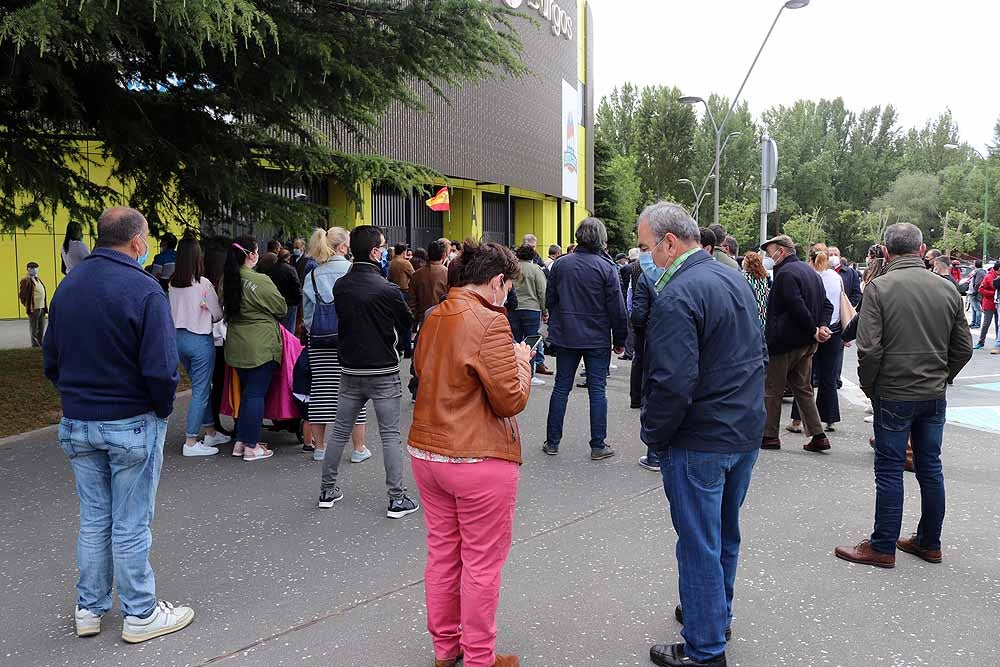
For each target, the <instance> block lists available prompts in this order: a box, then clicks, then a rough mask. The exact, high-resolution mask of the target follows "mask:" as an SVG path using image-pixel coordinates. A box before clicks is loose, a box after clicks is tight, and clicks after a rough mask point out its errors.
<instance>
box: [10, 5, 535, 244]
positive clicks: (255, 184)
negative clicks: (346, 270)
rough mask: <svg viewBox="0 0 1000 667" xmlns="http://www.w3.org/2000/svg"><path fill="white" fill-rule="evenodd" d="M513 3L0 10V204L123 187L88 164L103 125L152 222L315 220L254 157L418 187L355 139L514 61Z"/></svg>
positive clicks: (511, 69) (27, 219)
mask: <svg viewBox="0 0 1000 667" xmlns="http://www.w3.org/2000/svg"><path fill="white" fill-rule="evenodd" d="M514 16H515V15H514V13H513V12H511V11H509V10H507V9H505V8H503V7H501V6H500V5H495V4H493V3H484V2H479V1H477V0H411V1H410V2H398V0H309V1H308V2H302V1H300V0H198V1H197V2H195V1H191V0H157V1H155V2H131V3H128V5H127V6H123V3H121V2H96V1H94V0H80V1H79V2H65V1H64V0H24V1H21V2H14V3H9V2H8V3H4V6H3V7H2V8H0V135H2V141H0V220H2V227H3V229H6V230H10V229H12V228H24V227H27V226H29V225H30V224H31V223H32V222H33V221H35V220H37V219H39V218H41V217H43V215H42V214H43V211H52V210H54V209H56V208H57V207H60V206H62V207H65V208H67V209H69V211H70V213H71V215H73V216H76V217H81V218H92V217H93V216H94V215H95V214H96V213H98V212H99V211H100V209H101V208H102V207H103V206H104V205H105V204H106V203H108V202H113V201H115V199H116V198H115V193H114V190H113V189H112V188H111V187H109V185H108V184H107V183H93V182H91V181H90V179H89V178H88V177H87V176H86V167H87V165H86V164H85V159H86V158H85V157H83V156H81V155H80V152H79V143H78V142H79V140H80V139H93V140H95V141H96V142H97V145H99V147H100V150H101V152H102V153H103V156H102V157H103V158H105V159H110V160H111V163H112V164H113V165H114V171H113V174H112V176H113V178H114V179H116V180H117V181H119V182H121V183H124V184H125V185H126V188H127V191H128V192H129V194H128V196H127V203H129V204H131V205H133V206H135V207H137V208H139V209H140V210H142V211H143V212H145V213H146V214H147V217H148V218H149V219H150V221H151V222H152V223H154V224H155V223H156V222H157V221H158V220H159V219H160V217H161V215H163V214H165V213H167V212H170V213H171V214H174V215H180V216H182V218H184V219H185V220H187V221H188V222H191V223H193V222H194V221H195V220H196V218H195V220H193V219H192V217H193V216H192V213H194V215H195V216H197V215H199V214H200V215H201V216H202V217H204V218H207V219H209V220H212V219H226V218H229V217H231V216H232V217H238V218H239V217H243V218H252V219H262V220H263V221H264V222H266V223H268V224H271V225H275V226H278V227H282V228H286V229H287V228H289V227H297V226H302V225H304V224H307V223H308V222H310V221H312V220H314V219H315V216H316V213H317V212H316V211H314V210H310V207H309V206H308V205H307V204H303V203H298V202H294V201H290V200H288V199H285V198H283V197H280V196H278V195H275V194H271V193H268V192H265V191H264V189H263V187H262V179H261V173H260V168H259V167H260V165H261V164H266V165H268V166H270V167H275V168H280V169H282V170H285V171H286V172H289V173H291V174H294V175H296V177H297V178H302V179H304V180H308V179H310V178H314V177H317V176H319V175H323V176H326V175H333V176H335V177H336V178H337V180H339V181H340V182H342V183H344V184H347V185H348V186H353V185H354V184H356V183H358V182H359V181H360V180H362V179H367V178H371V179H375V180H379V181H389V182H392V183H394V184H396V185H397V186H399V187H402V188H404V189H405V188H407V187H410V186H413V185H414V184H416V183H419V182H422V181H424V180H425V179H426V178H427V176H428V174H427V173H426V171H425V170H423V169H421V168H419V167H415V166H413V165H408V164H402V163H397V162H393V161H390V160H386V159H383V158H379V157H371V156H363V155H358V154H349V153H347V152H345V151H342V150H339V149H338V146H342V145H345V144H351V143H358V144H360V145H365V143H366V142H365V137H366V134H367V133H368V132H369V131H370V130H372V129H373V128H375V127H376V126H377V124H378V121H379V118H380V115H381V114H382V113H383V112H384V111H385V110H386V109H387V108H388V107H389V106H390V105H391V104H393V103H397V102H398V103H400V104H402V105H403V106H404V107H409V108H421V107H422V99H423V97H422V95H423V94H424V91H426V90H427V89H428V88H429V89H430V90H431V91H433V92H434V93H436V94H438V95H444V94H445V92H446V91H447V90H448V87H449V86H452V85H458V84H460V83H461V82H463V81H466V80H475V79H482V78H487V77H493V76H518V75H521V74H523V73H524V72H525V71H526V70H525V65H524V64H523V63H522V62H521V60H520V58H519V55H520V42H519V40H518V38H517V35H516V33H515V32H514V30H513V27H512V25H511V21H512V20H513V17H514Z"/></svg>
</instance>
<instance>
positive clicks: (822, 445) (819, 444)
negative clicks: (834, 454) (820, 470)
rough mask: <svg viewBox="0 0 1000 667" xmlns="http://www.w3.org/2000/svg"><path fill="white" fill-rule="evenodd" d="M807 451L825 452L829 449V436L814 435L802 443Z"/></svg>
mask: <svg viewBox="0 0 1000 667" xmlns="http://www.w3.org/2000/svg"><path fill="white" fill-rule="evenodd" d="M802 449H804V450H806V451H807V452H825V451H826V450H828V449H830V438H828V437H826V436H825V435H814V436H813V437H812V440H810V441H809V442H807V443H806V444H804V445H802Z"/></svg>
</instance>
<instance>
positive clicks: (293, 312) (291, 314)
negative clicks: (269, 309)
mask: <svg viewBox="0 0 1000 667" xmlns="http://www.w3.org/2000/svg"><path fill="white" fill-rule="evenodd" d="M298 316H299V307H298V306H289V307H288V314H287V315H285V316H284V317H283V318H281V326H283V327H285V329H287V330H288V333H290V334H292V335H293V336H294V335H295V323H296V321H297V319H298Z"/></svg>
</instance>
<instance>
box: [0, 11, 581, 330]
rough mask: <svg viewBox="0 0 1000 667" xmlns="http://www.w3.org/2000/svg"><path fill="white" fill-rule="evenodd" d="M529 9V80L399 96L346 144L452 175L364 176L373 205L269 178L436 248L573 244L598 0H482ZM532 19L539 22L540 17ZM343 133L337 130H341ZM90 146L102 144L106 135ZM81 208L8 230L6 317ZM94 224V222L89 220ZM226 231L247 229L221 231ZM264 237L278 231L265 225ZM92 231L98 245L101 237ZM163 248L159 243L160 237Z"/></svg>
mask: <svg viewBox="0 0 1000 667" xmlns="http://www.w3.org/2000/svg"><path fill="white" fill-rule="evenodd" d="M482 1H483V2H495V3H498V4H503V5H505V6H507V7H510V8H511V9H514V10H515V11H517V12H519V13H522V14H524V15H525V17H526V19H525V20H523V21H515V26H516V27H517V29H518V33H519V35H520V37H521V40H522V43H523V55H522V58H523V60H524V62H525V64H526V65H527V67H528V69H529V70H530V71H529V73H528V74H527V75H526V76H525V77H523V78H522V79H518V80H512V79H497V80H488V81H482V82H476V83H468V84H465V85H463V86H461V87H456V88H451V89H447V90H446V91H445V96H446V98H447V99H441V98H440V97H437V96H436V95H434V94H433V93H432V92H431V91H430V90H426V91H424V92H422V96H423V100H424V103H425V106H426V107H427V111H424V112H417V111H413V110H410V109H405V108H403V107H402V106H401V105H397V106H394V107H393V108H391V109H389V111H388V112H387V113H386V114H385V116H384V118H383V121H382V123H381V125H380V127H379V128H378V130H376V131H375V132H373V133H372V134H371V135H370V136H368V137H367V141H354V140H345V141H344V142H343V143H340V144H338V145H339V147H340V148H342V149H344V150H347V151H350V152H355V153H368V154H375V155H381V156H385V157H388V158H392V159H397V160H404V161H408V162H412V163H416V164H420V165H423V166H426V167H428V168H430V169H432V170H434V171H436V172H437V173H440V174H442V178H441V179H439V180H438V181H437V182H435V183H428V184H427V185H428V191H427V192H421V193H415V194H411V193H403V192H399V191H396V190H394V189H393V188H391V187H388V186H386V185H384V184H380V183H372V182H367V183H362V184H360V192H361V204H360V206H359V205H357V204H355V203H354V201H353V199H352V198H350V197H348V195H347V189H346V187H345V185H343V184H340V183H338V182H336V181H335V180H334V179H332V178H331V179H328V180H327V181H326V182H322V183H320V184H319V185H314V186H308V187H303V188H295V187H292V186H288V185H287V184H286V179H283V178H281V177H280V175H277V174H276V175H275V178H274V179H268V180H273V183H268V184H267V185H266V186H267V187H268V188H269V189H272V190H273V191H275V192H281V193H283V194H287V195H288V196H297V197H305V198H307V199H308V200H309V201H312V202H315V203H319V204H326V205H327V206H328V207H329V210H330V219H329V224H330V225H339V226H343V227H347V228H352V227H355V226H357V225H360V224H372V225H376V226H379V227H381V228H383V229H385V230H386V237H387V239H388V241H389V242H390V243H408V244H410V245H411V246H413V247H418V246H426V245H427V243H429V242H430V241H432V240H434V239H438V238H441V237H448V238H451V239H464V238H468V237H472V238H482V239H484V240H489V241H495V242H500V243H504V244H506V245H515V244H518V243H520V240H521V238H522V237H523V236H524V235H525V234H534V235H535V236H537V237H538V240H539V249H540V250H541V252H542V254H543V255H544V254H545V248H547V247H548V246H549V245H551V244H553V243H556V244H559V245H561V246H563V247H565V246H566V245H568V244H570V243H573V240H572V239H573V232H574V230H575V228H576V223H577V222H579V221H580V220H582V219H583V218H585V217H587V216H588V215H590V211H591V210H593V192H594V176H593V174H594V163H593V127H594V100H593V90H594V87H593V82H592V81H591V72H592V71H593V20H592V15H591V11H590V7H589V3H587V2H586V0H482ZM528 19H530V20H528ZM330 134H331V135H334V134H335V133H334V132H332V131H331V132H330ZM83 150H84V151H85V152H88V153H92V154H93V155H94V156H96V154H97V148H96V145H92V144H90V143H87V142H84V143H83ZM87 169H89V170H90V172H91V178H92V179H94V180H97V181H100V182H102V183H106V182H109V180H108V179H109V177H110V169H109V168H107V167H102V166H101V165H100V163H99V161H97V162H91V163H90V164H88V165H87ZM443 186H447V187H448V188H449V191H450V195H451V211H450V212H445V213H442V212H434V211H431V210H430V209H429V208H428V207H427V206H426V204H425V203H424V202H425V200H426V199H427V198H428V197H429V196H430V194H428V193H429V192H433V191H434V190H437V189H438V188H440V187H443ZM68 222H69V218H68V216H67V214H66V212H65V211H62V212H59V213H57V214H56V215H55V216H53V218H52V219H51V220H45V221H39V223H38V224H36V225H35V226H33V227H32V228H31V229H29V230H27V231H26V232H18V233H16V234H14V235H9V236H2V237H0V277H2V278H3V284H6V285H8V286H9V289H6V290H0V319H11V318H19V317H25V313H24V311H23V308H21V306H20V304H19V303H18V301H17V283H18V280H19V279H20V277H21V276H22V275H23V274H24V267H25V264H26V263H27V262H29V261H34V262H38V264H39V265H40V266H39V275H40V277H41V278H42V280H43V281H44V282H45V284H46V286H47V287H48V289H49V292H50V294H51V292H52V291H53V290H54V288H55V287H56V285H57V284H58V281H59V280H60V279H61V278H62V273H61V271H60V251H61V247H62V242H63V237H64V235H65V231H66V225H67V223H68ZM85 227H86V225H85ZM216 231H222V232H223V233H226V232H228V233H235V232H237V231H240V232H242V231H244V230H242V229H237V228H235V227H234V229H232V230H216ZM254 231H255V232H256V234H257V236H258V238H259V239H260V240H261V242H262V243H263V242H264V241H266V240H268V239H269V238H271V234H270V233H269V231H268V230H266V229H256V230H254ZM84 241H85V242H86V243H87V245H88V246H90V247H93V242H94V238H93V237H91V236H90V235H87V236H85V238H84ZM152 245H153V247H152V249H151V251H152V253H153V254H155V253H156V252H157V248H156V247H155V245H156V244H155V242H154V243H153V244H152Z"/></svg>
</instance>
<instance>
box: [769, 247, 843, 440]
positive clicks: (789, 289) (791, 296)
mask: <svg viewBox="0 0 1000 667" xmlns="http://www.w3.org/2000/svg"><path fill="white" fill-rule="evenodd" d="M760 247H761V250H763V251H764V252H766V253H767V256H768V257H770V258H771V260H772V261H773V262H774V284H773V285H772V286H771V293H770V295H768V297H767V322H765V324H764V337H765V338H766V339H767V351H768V354H769V355H770V357H771V362H770V365H768V367H767V378H766V379H765V382H764V405H765V406H767V423H766V424H765V426H764V440H763V444H762V445H761V448H762V449H781V439H780V438H778V427H779V426H780V422H781V399H782V396H784V393H785V385H786V384H787V385H788V386H789V387H791V389H792V395H793V396H795V402H796V403H797V404H798V406H799V412H800V413H801V414H802V423H803V425H804V426H805V429H806V433H807V434H808V435H809V436H810V440H809V442H807V443H806V444H805V445H803V446H802V448H803V449H805V450H806V451H809V452H822V451H825V450H827V449H830V440H829V439H828V438H827V437H826V434H825V433H824V431H823V423H822V422H821V421H820V419H819V411H818V410H817V409H816V398H815V396H814V395H813V389H812V361H813V356H814V355H815V354H816V348H817V344H818V343H825V342H826V341H827V340H829V339H830V335H831V332H830V318H831V317H833V304H832V303H830V301H829V300H828V299H827V298H826V288H824V287H823V280H822V279H821V278H820V277H819V274H818V273H816V271H815V270H814V269H813V268H812V267H811V266H810V265H808V264H806V263H805V262H803V261H801V260H800V259H799V256H798V255H796V254H795V242H794V241H792V239H791V238H790V237H788V236H776V237H774V238H773V239H769V240H767V241H764V243H763V244H762V245H761V246H760Z"/></svg>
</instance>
